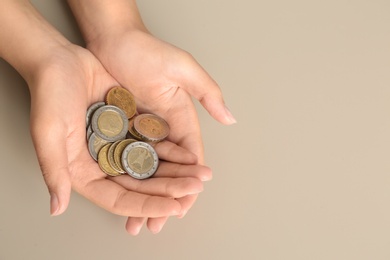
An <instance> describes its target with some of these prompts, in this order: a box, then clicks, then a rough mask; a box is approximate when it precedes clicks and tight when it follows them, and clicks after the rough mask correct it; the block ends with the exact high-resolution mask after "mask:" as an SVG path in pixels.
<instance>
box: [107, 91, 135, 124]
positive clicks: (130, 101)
mask: <svg viewBox="0 0 390 260" xmlns="http://www.w3.org/2000/svg"><path fill="white" fill-rule="evenodd" d="M106 103H107V105H113V106H116V107H119V108H120V109H122V110H123V111H124V112H125V114H126V116H127V118H132V117H133V116H134V115H135V113H136V111H137V107H136V104H135V100H134V96H133V94H132V93H131V92H130V91H128V90H127V89H125V88H123V87H114V88H112V89H110V91H108V93H107V96H106Z"/></svg>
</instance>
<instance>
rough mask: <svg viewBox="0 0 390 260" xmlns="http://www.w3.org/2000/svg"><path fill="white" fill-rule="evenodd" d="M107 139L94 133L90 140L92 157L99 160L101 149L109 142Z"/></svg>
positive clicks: (89, 148)
mask: <svg viewBox="0 0 390 260" xmlns="http://www.w3.org/2000/svg"><path fill="white" fill-rule="evenodd" d="M108 143H109V142H107V141H106V140H104V139H102V138H100V137H99V136H97V135H96V134H95V133H92V134H91V136H90V137H89V140H88V151H89V154H90V155H91V156H92V158H93V159H94V160H95V161H97V160H98V154H99V151H100V149H101V148H102V147H103V146H104V145H106V144H108Z"/></svg>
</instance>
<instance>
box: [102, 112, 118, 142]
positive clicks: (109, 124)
mask: <svg viewBox="0 0 390 260" xmlns="http://www.w3.org/2000/svg"><path fill="white" fill-rule="evenodd" d="M98 126H99V129H100V130H101V131H102V132H103V134H105V135H106V136H109V137H113V136H116V135H118V134H119V133H120V132H121V130H122V128H123V120H122V118H121V116H120V115H119V114H118V113H116V112H114V111H105V112H103V113H102V114H101V115H100V116H99V118H98Z"/></svg>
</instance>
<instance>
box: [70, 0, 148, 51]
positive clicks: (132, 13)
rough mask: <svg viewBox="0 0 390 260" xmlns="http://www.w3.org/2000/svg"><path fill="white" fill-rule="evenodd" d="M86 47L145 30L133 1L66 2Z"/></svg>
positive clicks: (74, 0) (90, 0) (72, 0)
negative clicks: (107, 39)
mask: <svg viewBox="0 0 390 260" xmlns="http://www.w3.org/2000/svg"><path fill="white" fill-rule="evenodd" d="M68 4H69V6H70V8H71V10H72V12H73V14H74V16H75V18H76V20H77V23H78V24H79V26H80V29H81V32H82V34H83V36H84V40H85V42H86V44H87V45H94V44H96V43H97V42H99V41H101V40H102V39H106V38H107V37H111V36H112V35H120V34H121V33H124V32H130V31H143V32H147V29H146V27H145V25H144V23H143V21H142V19H141V16H140V14H139V12H138V8H137V5H136V1H135V0H117V1H111V0H84V1H78V0H68Z"/></svg>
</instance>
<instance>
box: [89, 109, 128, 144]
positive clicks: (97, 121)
mask: <svg viewBox="0 0 390 260" xmlns="http://www.w3.org/2000/svg"><path fill="white" fill-rule="evenodd" d="M91 121H92V122H91V124H92V130H93V132H94V133H95V134H96V135H97V136H99V137H100V138H102V139H104V140H106V141H108V142H115V141H118V140H122V139H125V137H126V134H127V132H128V120H127V116H126V114H125V112H123V110H121V109H120V108H118V107H116V106H111V105H106V106H102V107H99V108H98V109H97V110H96V111H95V113H93V116H92V120H91Z"/></svg>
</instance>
